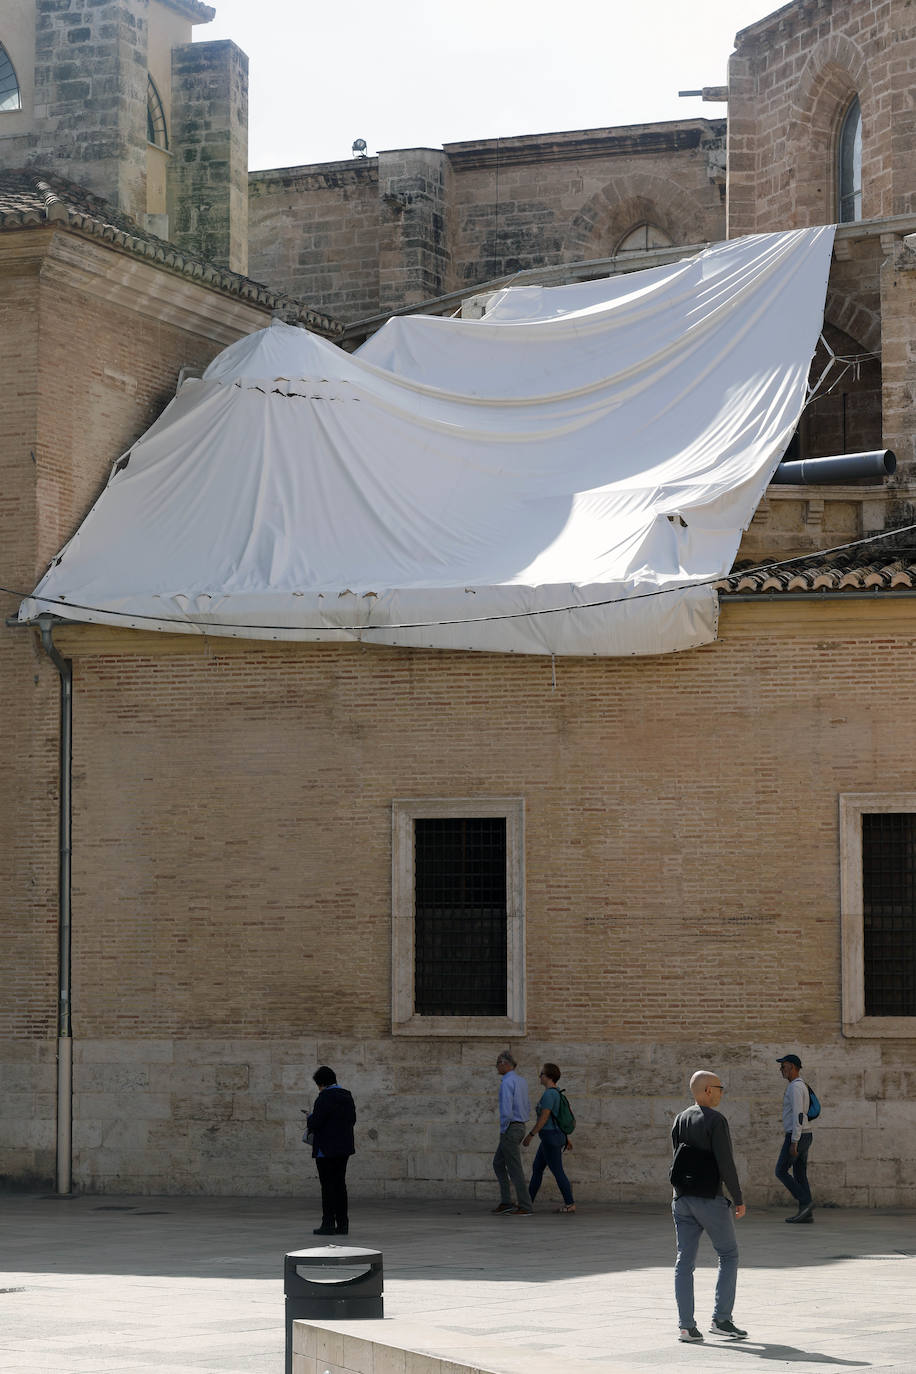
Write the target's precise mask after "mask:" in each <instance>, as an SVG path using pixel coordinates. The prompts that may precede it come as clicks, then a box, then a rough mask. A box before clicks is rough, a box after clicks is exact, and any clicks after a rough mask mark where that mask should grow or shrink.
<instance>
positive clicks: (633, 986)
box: [61, 600, 916, 1205]
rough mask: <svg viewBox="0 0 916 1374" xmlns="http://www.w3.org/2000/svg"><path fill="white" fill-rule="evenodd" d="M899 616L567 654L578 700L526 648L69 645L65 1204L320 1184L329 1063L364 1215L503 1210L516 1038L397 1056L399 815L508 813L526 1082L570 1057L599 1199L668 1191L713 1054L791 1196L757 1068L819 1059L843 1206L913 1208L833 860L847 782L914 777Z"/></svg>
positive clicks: (901, 1118)
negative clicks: (68, 1147)
mask: <svg viewBox="0 0 916 1374" xmlns="http://www.w3.org/2000/svg"><path fill="white" fill-rule="evenodd" d="M913 616H914V612H913V610H912V603H911V602H909V601H906V600H903V601H900V602H898V603H896V605H894V604H890V605H889V604H888V603H887V602H886V601H880V602H870V603H868V605H867V607H865V608H864V609H862V608H861V606H860V603H855V602H853V603H845V604H839V605H838V604H837V603H835V602H828V603H822V604H820V605H818V606H804V607H797V606H793V605H792V604H791V603H789V604H788V605H787V606H784V607H782V608H780V607H778V606H773V604H772V603H768V604H766V605H761V606H759V607H754V606H751V607H743V606H742V607H733V606H727V607H725V608H724V612H723V620H722V638H721V640H720V641H719V642H718V643H716V644H713V645H710V646H708V647H706V648H703V649H700V650H696V651H693V652H691V653H685V654H677V655H670V656H664V657H659V658H651V659H632V660H600V659H593V660H559V661H558V663H557V683H556V689H555V690H554V689H553V688H552V685H551V669H550V665H549V663H547V662H546V661H541V660H540V659H536V658H524V657H518V658H516V657H512V658H509V659H502V658H500V657H498V656H489V655H482V654H480V655H479V654H444V653H441V654H437V653H434V652H422V651H408V650H385V649H373V648H371V647H359V646H353V647H349V648H348V647H345V646H331V645H300V646H272V645H244V644H241V643H234V642H231V641H213V642H210V643H208V644H201V643H200V642H198V641H196V640H195V641H191V642H190V643H188V642H185V641H184V638H183V637H177V638H176V639H171V640H169V639H162V638H161V637H160V638H157V639H155V641H154V642H151V639H147V640H142V641H141V640H140V639H139V638H138V637H135V636H131V635H129V634H124V635H118V634H112V633H111V632H104V631H87V632H81V631H78V630H73V631H67V632H61V640H62V643H64V644H65V646H66V651H67V652H68V653H70V654H71V655H72V656H73V657H74V662H75V668H74V674H75V688H74V693H75V703H76V709H75V717H76V726H75V738H74V768H75V773H74V776H75V796H74V827H75V828H74V892H73V909H74V1034H75V1037H76V1060H77V1069H76V1082H75V1114H76V1123H77V1147H76V1148H77V1159H76V1179H77V1183H78V1184H79V1185H80V1186H83V1187H93V1188H106V1189H113V1190H118V1189H122V1190H125V1191H128V1190H141V1189H144V1190H145V1189H152V1190H156V1189H159V1188H162V1189H164V1190H166V1191H187V1190H191V1191H224V1192H264V1191H267V1192H270V1191H275V1192H283V1191H286V1190H289V1189H297V1188H298V1187H299V1186H300V1184H301V1180H302V1179H303V1178H306V1179H309V1178H310V1176H311V1175H310V1167H311V1166H310V1165H309V1163H308V1161H307V1159H305V1158H304V1157H303V1156H304V1151H303V1150H302V1147H301V1145H300V1144H299V1140H298V1135H299V1134H301V1125H302V1118H301V1116H300V1114H299V1108H300V1106H303V1105H306V1102H307V1100H308V1098H307V1094H308V1082H309V1078H308V1075H309V1073H310V1072H311V1070H312V1069H313V1067H314V1065H315V1063H316V1062H317V1061H320V1060H326V1061H330V1062H331V1063H333V1064H334V1065H335V1067H336V1068H337V1069H338V1070H339V1072H340V1073H341V1076H342V1077H343V1078H345V1079H346V1081H347V1082H348V1083H349V1084H350V1086H352V1087H353V1088H354V1090H355V1091H356V1092H357V1095H358V1096H359V1098H360V1101H361V1104H362V1115H361V1135H360V1142H361V1143H360V1154H359V1156H358V1158H357V1163H356V1165H355V1169H354V1187H355V1188H356V1189H357V1191H360V1190H361V1191H365V1192H375V1193H381V1194H385V1195H388V1196H393V1195H397V1194H398V1192H399V1190H400V1191H404V1192H408V1191H409V1192H413V1193H415V1194H418V1195H429V1196H432V1195H441V1194H442V1192H443V1189H444V1188H447V1189H448V1190H450V1191H453V1192H454V1193H456V1194H457V1193H462V1192H463V1193H465V1194H470V1193H474V1194H475V1195H479V1196H491V1195H492V1184H491V1182H490V1178H489V1173H488V1158H489V1153H490V1151H491V1148H492V1138H493V1119H492V1101H493V1093H494V1091H495V1074H494V1073H493V1072H492V1060H493V1059H494V1057H495V1055H494V1050H495V1048H496V1042H495V1041H491V1039H489V1038H487V1039H475V1038H473V1037H470V1038H466V1039H464V1040H462V1039H455V1038H453V1039H445V1040H443V1039H436V1038H434V1037H430V1038H423V1039H420V1040H413V1039H411V1040H405V1039H401V1038H397V1037H394V1038H393V1037H392V1036H391V1033H390V995H391V994H390V989H391V966H390V949H391V802H392V799H394V798H404V797H414V798H417V797H440V798H441V797H456V796H461V797H474V796H480V797H487V796H491V797H492V796H503V797H504V796H517V797H522V798H523V799H524V801H525V807H526V842H525V870H526V891H527V918H526V919H527V1000H528V1015H527V1035H526V1036H524V1037H519V1038H518V1039H517V1040H516V1041H514V1042H513V1049H514V1051H515V1053H516V1055H517V1057H518V1058H519V1060H520V1062H522V1064H523V1066H524V1067H525V1068H526V1070H527V1072H528V1076H529V1078H531V1079H532V1080H534V1077H535V1074H534V1070H535V1068H536V1066H537V1061H538V1060H539V1059H541V1058H542V1057H545V1056H547V1057H551V1058H556V1059H557V1060H558V1062H559V1063H560V1065H561V1067H563V1068H564V1070H565V1074H566V1080H565V1081H567V1082H568V1086H569V1090H570V1094H571V1096H572V1098H573V1100H574V1101H575V1103H576V1106H577V1109H578V1110H580V1114H581V1119H582V1127H581V1134H580V1135H579V1136H578V1139H577V1143H576V1153H575V1155H574V1158H573V1166H574V1173H575V1176H576V1179H577V1181H579V1182H580V1183H581V1189H580V1191H581V1192H582V1195H583V1197H585V1196H593V1197H598V1196H601V1197H627V1198H639V1197H649V1196H658V1195H659V1189H662V1191H663V1177H664V1158H665V1153H666V1137H665V1128H666V1124H667V1122H668V1119H669V1117H670V1115H671V1114H672V1112H673V1111H674V1109H675V1108H676V1107H677V1106H678V1105H679V1104H680V1103H681V1102H682V1101H683V1098H684V1082H685V1080H686V1077H687V1076H688V1075H689V1072H690V1071H691V1070H692V1069H693V1068H695V1067H697V1065H698V1063H701V1062H704V1061H709V1062H713V1063H714V1064H715V1065H716V1066H717V1067H719V1068H720V1069H721V1071H722V1072H724V1074H725V1076H726V1081H727V1082H728V1084H729V1103H730V1104H731V1113H732V1117H733V1123H734V1126H735V1132H736V1135H737V1137H738V1141H739V1150H740V1151H741V1153H742V1154H743V1155H744V1157H745V1158H746V1162H747V1169H748V1172H749V1175H750V1179H751V1184H752V1187H753V1189H754V1193H755V1196H756V1197H757V1198H758V1199H759V1198H760V1197H768V1196H775V1195H777V1191H776V1186H775V1184H774V1183H772V1182H771V1179H770V1173H771V1170H772V1162H773V1160H772V1156H773V1153H774V1146H775V1144H776V1143H777V1142H778V1134H779V1128H778V1109H779V1101H780V1090H781V1084H780V1081H779V1080H778V1077H777V1075H776V1070H775V1064H774V1063H773V1062H772V1061H773V1060H774V1059H775V1056H776V1054H779V1053H784V1052H786V1051H787V1050H789V1049H796V1050H798V1052H799V1053H800V1054H801V1056H802V1058H803V1059H804V1060H805V1061H806V1063H807V1064H809V1065H810V1067H811V1070H812V1078H813V1081H814V1082H815V1084H816V1086H817V1087H818V1090H819V1091H820V1092H821V1094H822V1096H823V1098H824V1100H825V1103H826V1104H827V1106H826V1108H825V1116H824V1122H823V1125H822V1127H820V1128H819V1136H818V1139H819V1142H820V1143H819V1144H818V1147H817V1155H816V1159H817V1165H816V1167H817V1169H818V1176H817V1187H818V1189H819V1191H820V1195H821V1197H822V1198H824V1199H825V1200H828V1199H829V1200H832V1201H836V1202H839V1203H844V1204H853V1203H854V1204H869V1205H870V1204H875V1203H879V1202H880V1203H891V1202H893V1203H895V1204H896V1205H904V1204H905V1205H910V1204H912V1203H916V1143H914V1142H916V1132H914V1130H913V1126H914V1125H916V1104H914V1103H913V1102H912V1101H910V1100H909V1099H910V1096H911V1094H910V1093H909V1088H910V1087H911V1086H912V1080H913V1074H914V1072H916V1062H914V1056H916V1026H914V1038H913V1040H896V1041H880V1040H859V1039H853V1040H844V1038H843V1036H842V1034H841V1030H840V1026H841V1003H840V934H839V896H838V838H837V798H838V795H839V794H840V793H845V792H856V791H861V792H868V791H879V792H887V791H895V790H908V789H911V788H912V787H913V780H914V758H913V754H912V750H910V749H909V748H908V747H907V744H906V740H905V738H904V737H903V736H901V733H900V729H899V723H898V721H897V720H896V718H895V713H894V712H893V711H889V710H888V709H887V703H888V701H894V700H897V701H905V700H907V699H908V698H909V696H910V695H911V694H912V693H913V692H914V691H916V657H914V654H913V647H914V643H916V620H914V619H913ZM179 640H180V642H179ZM81 645H82V647H80V646H81ZM373 1131H374V1132H375V1133H376V1134H375V1135H373V1134H372V1132H373ZM310 1186H311V1185H310Z"/></svg>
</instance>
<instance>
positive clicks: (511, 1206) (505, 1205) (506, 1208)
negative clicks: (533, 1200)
mask: <svg viewBox="0 0 916 1374" xmlns="http://www.w3.org/2000/svg"><path fill="white" fill-rule="evenodd" d="M490 1211H491V1212H492V1213H493V1215H494V1216H495V1217H498V1216H499V1215H500V1213H501V1212H514V1211H515V1203H514V1202H501V1203H500V1204H499V1206H498V1207H491V1208H490Z"/></svg>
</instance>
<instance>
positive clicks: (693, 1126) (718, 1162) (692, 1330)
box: [671, 1069, 747, 1341]
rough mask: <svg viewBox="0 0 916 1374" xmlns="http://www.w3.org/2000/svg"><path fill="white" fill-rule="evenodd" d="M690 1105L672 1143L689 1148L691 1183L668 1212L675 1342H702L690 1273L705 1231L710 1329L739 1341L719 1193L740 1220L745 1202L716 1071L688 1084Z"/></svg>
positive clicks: (734, 1274) (731, 1249) (730, 1242)
mask: <svg viewBox="0 0 916 1374" xmlns="http://www.w3.org/2000/svg"><path fill="white" fill-rule="evenodd" d="M690 1091H691V1093H692V1094H693V1100H694V1106H692V1107H686V1108H685V1109H684V1111H682V1112H681V1113H679V1115H678V1116H677V1117H676V1118H675V1121H674V1125H673V1126H672V1128H671V1144H672V1147H673V1149H674V1151H675V1153H677V1149H678V1146H679V1145H681V1144H684V1145H686V1146H689V1147H692V1149H691V1153H692V1154H693V1152H694V1151H695V1152H696V1153H695V1154H693V1166H694V1172H693V1178H694V1180H695V1181H694V1182H693V1183H692V1184H691V1185H690V1187H689V1189H688V1188H686V1187H685V1188H683V1189H682V1188H680V1187H679V1186H677V1185H675V1188H674V1201H673V1202H672V1204H671V1210H672V1212H673V1214H674V1231H675V1235H676V1237H677V1261H676V1263H675V1266H674V1296H675V1299H676V1301H677V1310H678V1322H679V1324H680V1335H679V1337H678V1339H679V1340H682V1341H701V1340H702V1339H703V1336H702V1333H701V1332H700V1330H699V1328H698V1327H697V1324H696V1319H695V1315H694V1306H693V1271H694V1268H695V1267H696V1260H697V1250H698V1248H699V1244H700V1237H701V1236H702V1234H703V1232H704V1231H705V1232H706V1234H707V1235H708V1236H709V1239H710V1240H711V1241H712V1243H713V1247H714V1249H715V1251H716V1254H717V1255H718V1256H719V1273H718V1279H717V1282H716V1303H715V1308H714V1309H713V1316H712V1325H711V1326H710V1328H709V1329H710V1331H711V1332H713V1334H714V1335H718V1336H730V1337H731V1339H732V1340H741V1339H743V1337H745V1336H746V1335H747V1332H746V1331H742V1330H741V1328H740V1326H736V1325H735V1323H734V1322H733V1321H732V1305H733V1304H734V1301H735V1287H736V1284H737V1281H738V1241H737V1239H736V1236H735V1224H734V1222H733V1220H732V1204H731V1202H730V1201H729V1199H728V1198H727V1197H726V1196H725V1194H724V1192H723V1188H722V1185H723V1184H724V1185H725V1187H726V1188H727V1189H728V1191H729V1193H730V1194H731V1196H732V1199H733V1200H734V1204H735V1217H736V1218H738V1217H743V1216H744V1210H745V1209H744V1200H743V1198H742V1196H741V1184H740V1183H739V1182H738V1170H737V1169H736V1168H735V1159H734V1156H733V1154H732V1138H731V1132H730V1131H729V1129H728V1122H727V1121H726V1119H725V1117H724V1116H723V1115H722V1113H721V1112H720V1111H718V1110H717V1108H718V1106H719V1103H720V1102H721V1101H722V1094H723V1093H724V1091H725V1088H724V1086H723V1083H722V1080H721V1078H720V1077H719V1075H718V1074H717V1073H712V1072H710V1070H708V1069H700V1070H699V1071H698V1072H697V1073H695V1074H694V1075H693V1077H692V1078H691V1080H690Z"/></svg>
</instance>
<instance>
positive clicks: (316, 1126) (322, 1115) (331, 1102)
mask: <svg viewBox="0 0 916 1374" xmlns="http://www.w3.org/2000/svg"><path fill="white" fill-rule="evenodd" d="M312 1079H313V1081H314V1082H315V1083H316V1084H317V1085H318V1096H317V1097H316V1099H315V1104H314V1106H313V1107H312V1110H311V1112H310V1113H309V1115H308V1118H307V1120H306V1129H307V1132H308V1134H309V1135H310V1136H311V1140H312V1157H313V1159H314V1160H315V1164H316V1167H317V1169H318V1179H319V1182H320V1183H321V1225H320V1226H316V1227H315V1230H314V1232H313V1234H314V1235H316V1236H345V1235H347V1233H348V1232H349V1230H350V1218H349V1214H348V1200H347V1162H348V1160H349V1158H350V1156H351V1155H352V1154H355V1152H356V1147H355V1146H354V1144H353V1124H354V1122H355V1121H356V1105H355V1103H354V1101H353V1098H352V1095H351V1094H350V1093H348V1092H347V1090H346V1088H341V1087H340V1085H339V1084H338V1082H337V1074H336V1073H335V1072H334V1070H333V1069H329V1068H328V1066H327V1064H322V1065H321V1067H320V1068H318V1069H316V1070H315V1072H314V1073H313V1074H312Z"/></svg>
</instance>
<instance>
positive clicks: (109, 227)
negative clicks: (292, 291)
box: [0, 170, 344, 339]
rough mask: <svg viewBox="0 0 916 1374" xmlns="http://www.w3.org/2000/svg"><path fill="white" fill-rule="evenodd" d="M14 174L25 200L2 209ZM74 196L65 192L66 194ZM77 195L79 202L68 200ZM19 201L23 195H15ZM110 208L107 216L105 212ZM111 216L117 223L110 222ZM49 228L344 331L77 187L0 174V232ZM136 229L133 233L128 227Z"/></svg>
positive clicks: (287, 316) (329, 331) (292, 319)
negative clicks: (194, 254) (23, 187)
mask: <svg viewBox="0 0 916 1374" xmlns="http://www.w3.org/2000/svg"><path fill="white" fill-rule="evenodd" d="M10 177H15V178H19V179H20V180H21V181H22V182H23V183H24V184H25V185H26V187H27V189H28V191H29V192H30V194H29V196H28V198H27V203H24V204H19V205H13V206H12V207H10V208H7V209H4V208H3V204H2V186H3V181H4V179H5V178H10ZM69 191H72V192H74V193H75V194H74V195H71V196H68V192H69ZM80 194H82V195H83V204H79V203H77V204H74V203H72V202H73V200H74V199H77V200H78V198H79V195H80ZM20 199H24V198H23V197H20ZM109 210H110V211H111V217H110V218H109V217H108V215H107V213H106V212H107V211H109ZM112 219H116V220H117V221H118V222H117V223H112ZM50 225H53V226H54V227H57V228H60V229H65V230H69V231H70V232H73V233H76V234H80V235H83V236H85V237H87V238H92V239H95V240H98V241H101V242H103V243H106V244H108V245H109V246H110V247H112V248H114V249H116V250H117V251H119V252H122V253H128V254H130V255H131V256H132V257H136V258H142V259H144V260H145V261H147V262H149V263H151V264H152V265H154V266H156V267H159V268H161V269H163V270H164V271H167V272H174V273H176V274H177V275H178V276H182V277H187V278H190V279H191V280H193V281H197V282H199V283H200V284H201V285H202V286H207V287H210V288H211V289H212V290H214V291H219V292H222V293H224V294H226V295H230V296H234V297H236V298H237V299H239V300H242V301H245V302H249V303H250V304H252V305H254V306H257V307H260V308H261V309H262V310H267V311H270V312H271V314H274V315H278V316H280V317H282V318H283V319H284V320H286V322H287V323H289V324H304V325H305V326H306V327H307V328H308V329H311V330H313V331H314V332H315V333H317V334H323V335H324V336H325V337H326V338H328V339H337V338H339V337H340V335H341V334H342V333H343V331H344V326H343V324H342V323H341V322H340V321H339V320H335V319H333V318H332V317H331V316H330V315H325V314H324V313H323V312H321V311H318V310H313V309H311V307H309V306H307V305H305V304H304V302H302V301H300V300H297V299H296V298H295V297H292V296H287V295H283V294H280V293H278V292H276V291H271V290H270V289H269V288H268V287H266V286H263V285H262V284H261V283H260V282H256V281H252V280H251V278H249V277H243V276H241V275H240V274H239V273H238V272H231V271H230V270H229V269H228V268H225V267H217V266H214V264H213V263H208V262H205V261H203V259H201V258H194V257H191V256H189V255H188V254H185V253H182V252H181V251H180V250H179V249H178V248H176V247H175V246H174V244H171V243H168V242H166V240H165V239H160V238H157V237H156V236H155V235H154V234H147V233H145V232H144V231H142V230H140V228H139V226H134V225H133V222H132V221H130V220H129V219H128V218H127V217H126V216H124V215H122V214H120V212H118V211H116V210H114V209H113V207H108V206H106V204H105V202H103V201H99V200H98V198H96V197H93V196H91V195H90V194H89V193H85V192H82V188H79V187H71V186H69V185H68V184H66V185H65V184H64V183H63V182H62V181H61V180H60V179H59V178H55V177H51V176H48V175H46V174H43V173H41V172H34V171H31V170H28V171H25V172H23V171H20V172H17V173H0V230H4V229H29V228H36V227H43V228H47V227H48V226H50ZM133 228H136V231H137V232H136V233H132V232H131V229H133Z"/></svg>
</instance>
